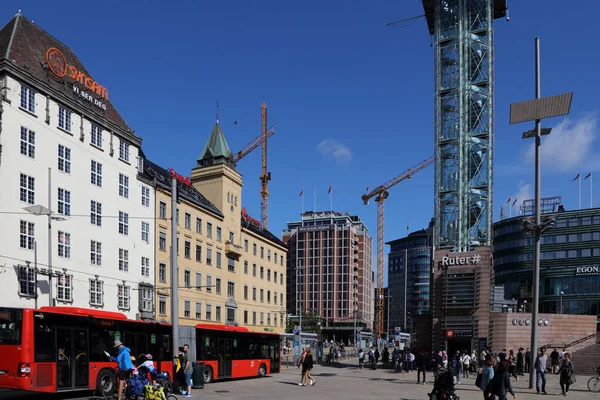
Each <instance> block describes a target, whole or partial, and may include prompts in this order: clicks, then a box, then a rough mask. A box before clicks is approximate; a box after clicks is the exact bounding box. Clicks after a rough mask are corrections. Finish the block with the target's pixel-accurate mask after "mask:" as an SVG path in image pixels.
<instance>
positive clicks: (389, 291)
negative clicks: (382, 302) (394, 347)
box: [385, 288, 392, 342]
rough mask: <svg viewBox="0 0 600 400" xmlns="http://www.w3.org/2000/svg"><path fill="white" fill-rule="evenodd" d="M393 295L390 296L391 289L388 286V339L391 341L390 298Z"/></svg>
mask: <svg viewBox="0 0 600 400" xmlns="http://www.w3.org/2000/svg"><path fill="white" fill-rule="evenodd" d="M391 297H392V296H390V289H389V288H388V295H387V335H385V336H386V339H387V341H388V342H389V341H390V298H391Z"/></svg>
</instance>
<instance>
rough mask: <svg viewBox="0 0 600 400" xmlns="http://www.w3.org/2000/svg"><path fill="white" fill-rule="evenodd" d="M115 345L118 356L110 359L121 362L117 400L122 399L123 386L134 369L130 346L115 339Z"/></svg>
mask: <svg viewBox="0 0 600 400" xmlns="http://www.w3.org/2000/svg"><path fill="white" fill-rule="evenodd" d="M113 347H114V348H116V349H118V351H119V353H118V354H117V356H116V357H111V358H110V359H111V360H112V361H116V362H117V363H118V364H119V394H118V399H117V400H121V394H122V393H123V386H125V381H126V380H127V379H129V375H130V374H131V370H132V369H133V364H132V363H131V350H129V348H128V347H125V346H123V343H121V341H120V340H115V345H114V346H113Z"/></svg>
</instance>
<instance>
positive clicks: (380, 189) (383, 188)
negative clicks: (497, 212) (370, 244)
mask: <svg viewBox="0 0 600 400" xmlns="http://www.w3.org/2000/svg"><path fill="white" fill-rule="evenodd" d="M433 160H434V158H433V157H430V158H428V159H427V160H425V161H422V162H421V163H419V164H417V165H415V166H414V167H412V168H410V169H408V170H406V171H404V172H403V173H402V174H400V175H398V176H397V177H395V178H394V179H392V180H390V181H388V182H386V183H384V184H383V185H380V186H377V187H376V188H375V189H373V190H371V191H370V192H369V193H367V194H365V195H363V196H362V201H363V202H364V203H365V205H368V204H369V200H370V199H371V198H373V197H375V201H376V202H377V294H378V296H377V335H378V337H379V338H381V337H382V335H383V332H384V328H383V315H384V291H383V244H384V243H383V227H384V224H383V222H384V221H383V202H384V201H385V199H387V198H388V196H389V193H388V189H390V188H391V187H393V186H395V185H397V184H399V183H400V182H402V181H403V180H405V179H409V178H412V176H413V175H414V174H416V173H417V172H419V171H420V170H422V169H423V168H425V167H427V166H429V165H431V164H433ZM367 190H368V188H367ZM388 334H389V332H388Z"/></svg>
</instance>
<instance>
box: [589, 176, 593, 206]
mask: <svg viewBox="0 0 600 400" xmlns="http://www.w3.org/2000/svg"><path fill="white" fill-rule="evenodd" d="M593 179H594V175H592V173H591V172H590V208H594V201H593V193H594V192H593V191H592V180H593Z"/></svg>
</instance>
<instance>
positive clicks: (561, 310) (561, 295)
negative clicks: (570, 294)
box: [560, 290, 565, 314]
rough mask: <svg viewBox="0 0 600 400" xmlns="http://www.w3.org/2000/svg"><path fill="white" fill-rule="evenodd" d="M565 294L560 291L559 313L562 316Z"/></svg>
mask: <svg viewBox="0 0 600 400" xmlns="http://www.w3.org/2000/svg"><path fill="white" fill-rule="evenodd" d="M564 294H565V292H563V291H562V290H561V291H560V313H561V314H563V302H562V299H563V295H564Z"/></svg>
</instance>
